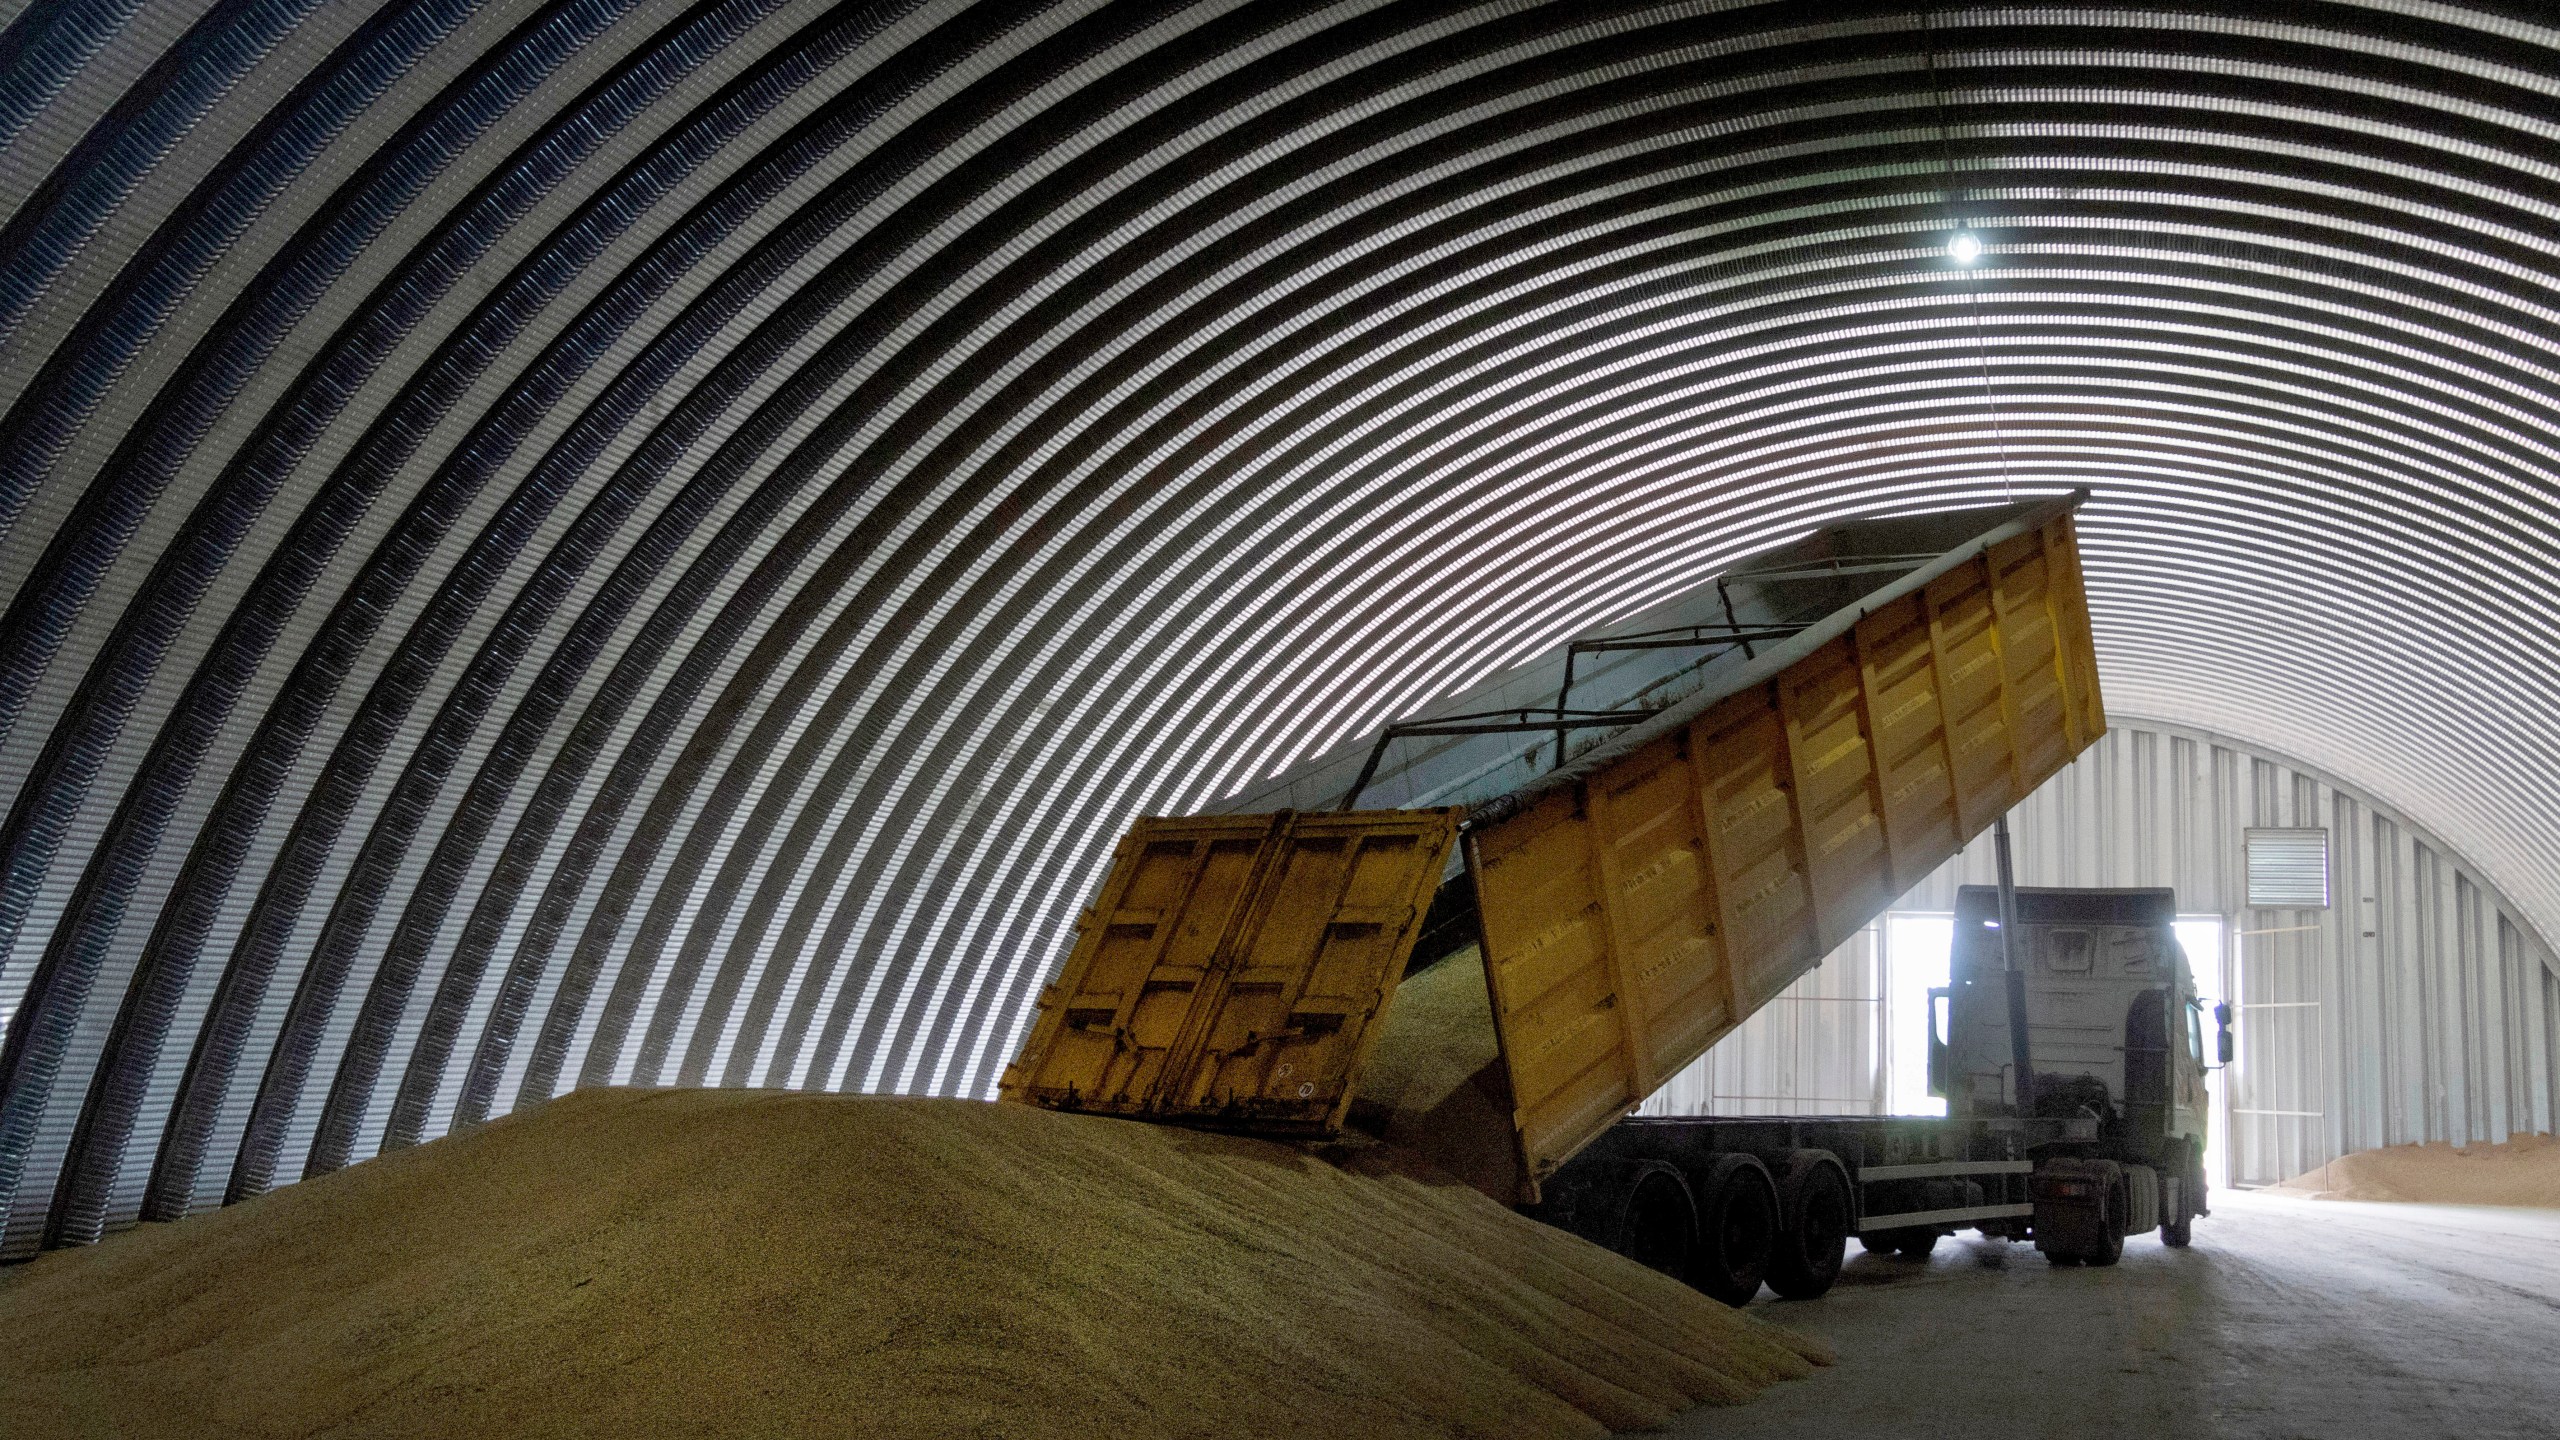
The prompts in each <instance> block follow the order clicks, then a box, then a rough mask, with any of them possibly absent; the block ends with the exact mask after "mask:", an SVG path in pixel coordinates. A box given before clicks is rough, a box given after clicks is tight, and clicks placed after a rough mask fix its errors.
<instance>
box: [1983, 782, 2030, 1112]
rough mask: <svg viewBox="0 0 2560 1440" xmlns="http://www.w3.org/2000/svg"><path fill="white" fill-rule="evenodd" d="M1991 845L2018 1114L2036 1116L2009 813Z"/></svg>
mask: <svg viewBox="0 0 2560 1440" xmlns="http://www.w3.org/2000/svg"><path fill="white" fill-rule="evenodd" d="M1991 845H1992V849H1993V851H1994V853H1995V855H1996V857H1997V858H1998V860H1999V863H2000V965H2001V969H2002V970H2003V971H2004V972H2006V973H2005V974H2004V975H2003V977H2002V980H2003V983H2005V984H2006V985H2007V986H2008V988H2009V1063H2010V1064H2012V1065H2014V1066H2016V1067H2017V1069H2016V1072H2015V1078H2014V1080H2013V1082H2012V1084H2013V1087H2014V1088H2015V1089H2016V1091H2017V1094H2018V1113H2019V1114H2020V1115H2033V1114H2034V1113H2036V1072H2035V1068H2034V1065H2033V1064H2032V1063H2031V1061H2032V1057H2031V1056H2030V1055H2029V1053H2028V1051H2029V1046H2028V1044H2027V972H2026V971H2025V970H2024V969H2023V968H2021V967H2020V965H2019V963H2018V876H2017V871H2016V870H2015V869H2014V868H2013V867H2012V866H2011V865H2010V862H2009V812H2008V811H2006V810H2003V811H2001V812H2000V818H1999V819H1997V820H1995V821H1993V822H1992V824H1991Z"/></svg>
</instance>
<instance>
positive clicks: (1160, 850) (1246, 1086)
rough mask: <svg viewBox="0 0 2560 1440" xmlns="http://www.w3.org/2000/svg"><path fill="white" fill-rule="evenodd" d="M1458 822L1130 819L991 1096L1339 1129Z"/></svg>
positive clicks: (1413, 815) (1424, 814)
mask: <svg viewBox="0 0 2560 1440" xmlns="http://www.w3.org/2000/svg"><path fill="white" fill-rule="evenodd" d="M1458 814H1459V812H1457V811H1455V810H1369V811H1358V812H1352V813H1347V814H1306V813H1301V812H1295V811H1281V812H1278V813H1276V814H1267V815H1205V816H1190V817H1184V818H1178V819H1144V820H1140V821H1138V822H1137V824H1136V825H1135V826H1134V827H1133V828H1132V829H1131V830H1130V832H1129V833H1128V835H1127V836H1126V837H1125V838H1123V839H1122V840H1121V842H1120V845H1119V849H1118V851H1117V853H1116V854H1115V855H1114V857H1113V860H1112V865H1111V871H1110V874H1109V875H1108V877H1107V878H1106V879H1105V880H1104V882H1103V887H1102V894H1101V897H1100V899H1099V900H1098V901H1097V902H1096V904H1095V906H1094V908H1093V909H1092V910H1090V911H1088V912H1087V913H1086V915H1085V918H1084V919H1083V921H1082V922H1081V923H1080V925H1079V929H1078V933H1077V936H1076V944H1075V949H1074V950H1073V952H1072V953H1071V954H1070V955H1069V956H1068V958H1067V963H1066V966H1065V968H1064V969H1063V970H1062V971H1061V973H1060V975H1059V977H1058V980H1057V981H1056V983H1054V984H1052V985H1050V986H1049V987H1048V988H1047V989H1046V990H1044V991H1043V992H1042V994H1041V997H1040V1002H1039V1013H1038V1015H1037V1017H1036V1018H1035V1019H1034V1021H1033V1023H1032V1030H1031V1035H1030V1038H1029V1039H1028V1040H1027V1041H1026V1042H1025V1044H1024V1045H1023V1049H1022V1054H1021V1056H1020V1058H1019V1059H1017V1060H1016V1061H1015V1063H1014V1064H1013V1065H1011V1066H1009V1067H1007V1069H1006V1070H1005V1073H1004V1078H1003V1081H1002V1084H1001V1091H1002V1094H1003V1096H1004V1098H1006V1099H1008V1100H1019V1101H1028V1102H1031V1103H1035V1104H1041V1105H1047V1106H1050V1107H1053V1108H1057V1109H1071V1110H1087V1111H1095V1112H1099V1113H1103V1114H1112V1115H1132V1116H1146V1117H1150V1118H1155V1119H1187V1120H1194V1121H1202V1122H1210V1123H1235V1124H1250V1125H1252V1126H1253V1127H1254V1128H1256V1129H1272V1130H1281V1131H1300V1130H1303V1131H1307V1132H1311V1133H1325V1132H1330V1131H1332V1130H1335V1129H1338V1128H1340V1126H1341V1123H1342V1118H1343V1113H1344V1111H1345V1110H1346V1109H1347V1108H1348V1107H1349V1105H1350V1102H1351V1088H1352V1087H1351V1078H1352V1076H1353V1075H1354V1074H1355V1073H1356V1072H1357V1070H1358V1068H1359V1065H1360V1062H1361V1060H1362V1059H1364V1058H1365V1057H1366V1055H1367V1053H1368V1050H1369V1047H1370V1045H1371V1043H1372V1042H1373V1041H1374V1040H1375V1038H1376V1034H1377V1022H1378V1020H1379V1018H1380V1017H1381V1015H1382V1014H1383V1012H1384V1010H1385V1007H1386V1003H1387V1000H1388V998H1389V996H1390V995H1391V994H1392V993H1393V990H1394V986H1395V983H1396V980H1397V979H1398V978H1399V977H1400V976H1401V975H1402V973H1403V968H1404V962H1405V958H1406V957H1407V956H1408V955H1409V954H1411V953H1412V950H1413V943H1414V937H1415V934H1416V932H1417V931H1418V930H1419V928H1420V926H1421V923H1422V917H1423V913H1424V911H1425V910H1426V909H1427V908H1428V906H1429V904H1430V900H1431V896H1432V893H1433V891H1434V890H1435V889H1436V888H1437V887H1438V885H1439V882H1440V875H1441V871H1442V868H1443V866H1444V865H1445V864H1446V862H1447V860H1448V856H1449V849H1450V846H1451V845H1452V844H1453V843H1454V842H1455V839H1456V835H1457V823H1458Z"/></svg>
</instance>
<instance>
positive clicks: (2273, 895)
mask: <svg viewBox="0 0 2560 1440" xmlns="http://www.w3.org/2000/svg"><path fill="white" fill-rule="evenodd" d="M2248 840H2249V903H2250V904H2251V905H2253V906H2259V907H2264V908H2268V909H2280V910H2326V909H2328V908H2329V832H2328V831H2326V830H2252V831H2250V832H2249V835H2248Z"/></svg>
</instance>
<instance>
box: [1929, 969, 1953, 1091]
mask: <svg viewBox="0 0 2560 1440" xmlns="http://www.w3.org/2000/svg"><path fill="white" fill-rule="evenodd" d="M1951 989H1952V987H1950V986H1946V985H1937V986H1932V987H1931V988H1930V990H1929V1093H1930V1094H1932V1095H1944V1094H1946V1093H1947V1068H1948V1063H1947V1037H1946V1034H1945V1026H1944V1024H1943V1023H1942V1021H1943V1017H1944V1016H1945V1015H1946V1013H1947V1012H1946V1006H1947V1003H1948V1002H1947V996H1948V994H1949V993H1950V991H1951Z"/></svg>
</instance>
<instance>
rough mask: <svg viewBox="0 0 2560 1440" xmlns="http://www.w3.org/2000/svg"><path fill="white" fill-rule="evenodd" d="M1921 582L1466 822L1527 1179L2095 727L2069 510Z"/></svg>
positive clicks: (1605, 1123) (1918, 578)
mask: <svg viewBox="0 0 2560 1440" xmlns="http://www.w3.org/2000/svg"><path fill="white" fill-rule="evenodd" d="M1933 568H1934V569H1935V573H1921V574H1917V575H1915V576H1914V577H1913V579H1912V581H1911V583H1909V584H1907V585H1906V586H1904V587H1901V589H1902V593H1899V594H1888V595H1886V596H1883V597H1880V598H1879V600H1878V601H1877V603H1876V604H1875V606H1874V608H1872V609H1869V610H1867V611H1866V613H1864V614H1858V613H1848V614H1844V615H1840V616H1835V617H1834V618H1833V621H1832V622H1831V623H1827V624H1823V625H1818V626H1815V627H1813V628H1811V629H1808V630H1806V631H1805V632H1803V633H1802V634H1800V635H1798V636H1797V637H1795V638H1794V639H1793V640H1792V641H1790V642H1788V643H1787V644H1786V645H1785V646H1783V647H1781V648H1780V649H1779V650H1776V651H1773V652H1771V653H1770V654H1768V655H1766V656H1763V657H1759V663H1758V664H1756V665H1755V666H1753V667H1751V669H1750V671H1749V672H1748V673H1747V674H1746V676H1745V677H1744V678H1743V679H1742V682H1741V683H1739V684H1737V685H1735V686H1733V687H1731V688H1730V689H1729V690H1726V691H1724V692H1722V693H1711V694H1703V695H1701V696H1699V697H1697V698H1695V699H1693V700H1692V701H1690V702H1688V703H1686V704H1683V705H1681V706H1677V707H1674V708H1673V709H1672V710H1669V711H1666V712H1665V713H1664V714H1662V715H1659V716H1657V717H1655V718H1654V719H1653V720H1651V721H1649V722H1647V723H1645V724H1643V725H1641V726H1639V727H1637V728H1635V729H1634V730H1632V731H1630V732H1628V733H1627V734H1625V735H1623V736H1621V737H1619V738H1618V739H1616V740H1614V741H1612V742H1610V743H1609V744H1606V745H1604V746H1602V747H1600V748H1598V749H1596V750H1594V751H1592V752H1590V753H1589V754H1587V755H1585V756H1583V757H1582V758H1581V759H1579V760H1578V761H1576V762H1575V763H1574V764H1572V765H1569V766H1567V767H1565V768H1564V769H1562V770H1559V771H1557V772H1555V773H1554V774H1553V775H1551V776H1549V777H1547V778H1546V779H1543V780H1540V781H1538V782H1536V783H1534V784H1532V785H1530V786H1527V787H1525V788H1523V789H1522V790H1520V791H1517V792H1515V793H1513V794H1512V795H1509V796H1506V797H1503V798H1502V799H1500V800H1497V801H1495V802H1493V803H1491V804H1489V805H1486V806H1483V807H1480V808H1479V809H1478V811H1477V812H1476V813H1475V815H1474V816H1473V817H1472V818H1471V819H1470V822H1469V826H1468V830H1467V834H1466V841H1465V843H1466V854H1467V866H1468V869H1469V870H1470V871H1471V872H1472V873H1473V875H1474V878H1475V889H1476V903H1477V906H1478V909H1479V913H1480V917H1481V919H1480V924H1481V929H1482V936H1483V951H1484V957H1485V967H1486V972H1487V978H1488V980H1489V982H1490V988H1491V992H1492V997H1493V1013H1494V1023H1495V1025H1496V1027H1497V1029H1498V1031H1499V1033H1500V1036H1501V1040H1502V1048H1503V1054H1504V1056H1505V1057H1506V1059H1507V1062H1508V1064H1509V1068H1510V1076H1511V1087H1512V1097H1513V1103H1514V1105H1515V1106H1516V1111H1517V1113H1516V1123H1517V1129H1518V1133H1519V1141H1520V1150H1521V1155H1520V1159H1521V1161H1522V1164H1523V1166H1524V1167H1525V1171H1526V1174H1527V1176H1528V1177H1529V1179H1530V1180H1531V1182H1532V1183H1533V1184H1534V1182H1535V1181H1536V1180H1538V1179H1540V1178H1542V1177H1544V1176H1545V1175H1547V1174H1549V1173H1551V1172H1552V1171H1553V1170H1554V1169H1555V1167H1556V1166H1557V1165H1559V1164H1561V1163H1562V1162H1563V1161H1564V1160H1566V1159H1567V1158H1569V1157H1570V1156H1571V1155H1572V1154H1573V1153H1574V1152H1575V1151H1577V1150H1579V1149H1581V1148H1582V1146H1583V1145H1585V1144H1586V1143H1588V1142H1589V1141H1590V1140H1591V1139H1592V1137H1594V1136H1596V1135H1598V1134H1599V1133H1600V1132H1601V1131H1602V1130H1605V1129H1607V1128H1608V1127H1609V1126H1610V1125H1612V1124H1614V1123H1616V1121H1617V1120H1618V1119H1619V1117H1621V1116H1623V1115H1624V1114H1626V1112H1627V1111H1628V1110H1629V1109H1631V1108H1632V1107H1634V1106H1635V1105H1636V1104H1637V1103H1638V1102H1640V1101H1642V1100H1643V1099H1644V1098H1645V1097H1646V1096H1647V1095H1650V1094H1651V1093H1653V1091H1654V1090H1655V1089H1656V1088H1657V1087H1658V1086H1660V1085H1661V1083H1662V1082H1663V1081H1665V1080H1667V1079H1669V1078H1670V1077H1671V1076H1672V1075H1673V1074H1675V1073H1677V1072H1678V1071H1679V1070H1680V1069H1681V1068H1682V1067H1684V1066H1686V1065H1688V1064H1689V1063H1690V1062H1691V1061H1693V1060H1695V1059H1697V1058H1698V1057H1699V1056H1700V1055H1702V1054H1704V1053H1705V1052H1706V1049H1707V1047H1708V1046H1710V1045H1712V1044H1714V1043H1715V1042H1716V1041H1717V1040H1719V1039H1721V1038H1722V1037H1723V1036H1724V1035H1725V1034H1726V1033H1727V1032H1729V1031H1731V1030H1732V1029H1733V1028H1734V1027H1735V1026H1737V1025H1739V1024H1741V1023H1742V1022H1743V1021H1744V1020H1745V1019H1747V1018H1749V1017H1750V1015H1751V1013H1752V1012H1753V1011H1755V1010H1757V1009H1759V1008H1760V1007H1761V1006H1762V1005H1763V1004H1765V1003H1767V1002H1768V1000H1769V999H1770V998H1771V997H1773V996H1775V995H1776V994H1777V993H1778V992H1779V991H1781V990H1783V989H1785V988H1786V987H1787V986H1788V985H1789V984H1791V983H1793V982H1794V981H1795V979H1796V978H1797V977H1798V976H1800V975H1802V974H1803V973H1804V972H1805V970H1806V969H1808V968H1809V967H1810V966H1812V964H1813V963H1814V962H1815V961H1817V960H1819V959H1820V958H1822V956H1824V955H1825V954H1827V953H1829V952H1830V951H1831V950H1832V949H1833V947H1835V946H1837V945H1838V944H1840V942H1841V941H1843V940H1845V939H1847V938H1848V937H1849V935H1850V934H1851V933H1853V932H1854V931H1856V930H1857V929H1859V928H1860V927H1861V926H1864V925H1865V924H1866V923H1867V922H1868V921H1870V920H1872V919H1874V918H1875V916H1876V915H1878V914H1879V913H1881V912H1882V911H1883V910H1884V908H1885V907H1886V906H1887V905H1889V904H1891V903H1892V901H1893V899H1894V897H1895V896H1897V895H1900V894H1901V893H1902V892H1903V891H1904V890H1906V889H1908V888H1909V887H1910V886H1911V885H1913V884H1915V883H1917V882H1918V881H1919V880H1920V879H1921V878H1922V877H1924V876H1926V875H1927V874H1928V873H1929V872H1930V871H1931V870H1933V869H1935V868H1937V867H1938V866H1939V865H1940V864H1942V863H1944V862H1945V861H1946V860H1947V859H1948V858H1949V857H1951V856H1953V855H1954V854H1955V853H1956V852H1957V851H1958V850H1960V849H1962V848H1963V846H1964V843H1965V841H1966V840H1968V839H1970V838H1971V837H1972V836H1974V835H1976V834H1978V833H1980V832H1981V831H1982V830H1983V829H1984V828H1985V827H1986V826H1988V825H1989V824H1990V823H1991V821H1992V820H1993V819H1994V818H1996V817H1997V816H1998V815H2000V814H2001V813H2002V812H2003V811H2005V810H2007V809H2008V808H2009V807H2010V806H2011V805H2013V804H2015V803H2016V802H2017V801H2018V800H2019V799H2021V798H2023V797H2024V796H2025V795H2026V794H2027V792H2028V791H2030V790H2032V789H2034V788H2035V787H2036V786H2037V785H2039V784H2041V783H2042V782H2043V781H2044V780H2045V779H2047V778H2048V777H2050V776H2051V775H2053V774H2054V773H2055V772H2056V771H2058V770H2060V769H2061V768H2062V767H2063V766H2064V765H2066V764H2068V763H2069V762H2070V760H2071V759H2072V757H2074V756H2076V755H2078V754H2079V753H2080V752H2081V751H2082V750H2083V749H2085V748H2087V747H2088V745H2089V744H2090V742H2091V741H2093V740H2094V739H2096V738H2097V736H2098V735H2099V734H2100V733H2101V732H2102V731H2103V730H2104V728H2105V725H2106V720H2105V715H2104V711H2103V710H2102V708H2101V706H2100V704H2099V699H2098V683H2097V662H2096V657H2095V655H2094V653H2093V651H2092V649H2091V646H2090V638H2089V625H2088V616H2087V611H2086V608H2085V602H2084V600H2083V598H2082V594H2081V587H2080V572H2079V562H2078V550H2077V547H2076V545H2075V543H2074V540H2073V535H2072V528H2071V517H2070V515H2069V513H2068V512H2065V513H2062V514H2060V515H2057V516H2054V517H2052V518H2050V519H2049V520H2047V521H2046V522H2045V523H2043V524H2041V525H2038V526H2035V527H2033V528H2031V529H2027V530H2025V531H2024V532H2023V533H2018V534H2013V535H2009V536H2005V537H2003V538H2000V539H1998V540H1996V541H1994V542H1992V543H1990V544H1988V545H1986V546H1985V547H1984V548H1983V549H1982V550H1980V551H1979V552H1977V553H1974V554H1971V555H1966V556H1962V557H1960V558H1952V559H1951V563H1947V564H1945V565H1944V566H1943V567H1933Z"/></svg>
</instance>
